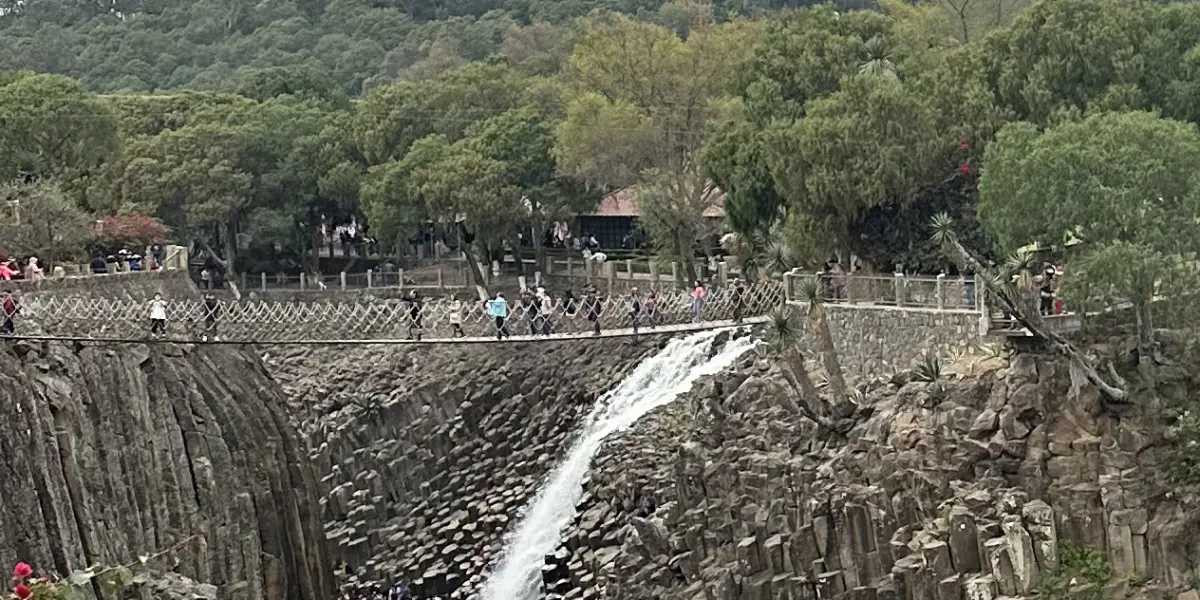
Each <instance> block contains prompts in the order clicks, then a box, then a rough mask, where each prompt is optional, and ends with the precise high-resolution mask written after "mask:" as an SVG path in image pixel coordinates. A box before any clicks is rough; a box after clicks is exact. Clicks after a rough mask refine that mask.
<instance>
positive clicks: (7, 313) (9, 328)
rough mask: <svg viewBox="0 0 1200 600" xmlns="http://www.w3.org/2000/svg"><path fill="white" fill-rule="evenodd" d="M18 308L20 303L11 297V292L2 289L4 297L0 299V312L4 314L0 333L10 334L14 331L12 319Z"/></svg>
mask: <svg viewBox="0 0 1200 600" xmlns="http://www.w3.org/2000/svg"><path fill="white" fill-rule="evenodd" d="M20 310H21V305H20V304H18V303H17V299H16V298H13V295H12V292H10V291H8V290H4V297H3V299H0V313H3V315H4V325H3V326H0V334H3V335H12V334H13V332H14V331H16V326H15V324H14V323H13V320H14V319H16V318H17V312H18V311H20Z"/></svg>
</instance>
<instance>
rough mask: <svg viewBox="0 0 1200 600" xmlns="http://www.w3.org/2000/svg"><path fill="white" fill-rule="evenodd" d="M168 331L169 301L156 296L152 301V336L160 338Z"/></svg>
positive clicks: (158, 295)
mask: <svg viewBox="0 0 1200 600" xmlns="http://www.w3.org/2000/svg"><path fill="white" fill-rule="evenodd" d="M166 331H167V301H166V300H163V297H162V294H155V295H154V299H153V300H151V301H150V335H152V336H154V337H158V336H160V335H162V334H164V333H166Z"/></svg>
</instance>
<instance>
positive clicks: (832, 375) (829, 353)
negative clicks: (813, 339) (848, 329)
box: [808, 305, 851, 411]
mask: <svg viewBox="0 0 1200 600" xmlns="http://www.w3.org/2000/svg"><path fill="white" fill-rule="evenodd" d="M808 316H809V322H811V323H812V324H813V327H815V328H816V330H817V340H818V343H819V344H820V346H821V364H822V366H824V367H825V375H826V376H828V377H829V389H830V390H831V391H832V392H833V400H834V402H835V403H836V405H837V406H838V410H839V411H843V410H845V409H846V408H847V407H848V406H849V405H850V404H851V403H850V394H849V392H848V391H847V387H846V379H845V378H844V377H843V376H842V364H841V361H840V360H838V355H837V347H836V346H834V345H833V332H832V331H830V329H829V318H828V317H829V315H828V314H826V312H825V308H824V307H822V306H820V305H814V306H811V307H809V312H808Z"/></svg>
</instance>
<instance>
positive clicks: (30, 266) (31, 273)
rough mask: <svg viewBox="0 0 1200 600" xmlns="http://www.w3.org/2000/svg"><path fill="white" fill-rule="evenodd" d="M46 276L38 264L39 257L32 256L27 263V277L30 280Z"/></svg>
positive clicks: (37, 279)
mask: <svg viewBox="0 0 1200 600" xmlns="http://www.w3.org/2000/svg"><path fill="white" fill-rule="evenodd" d="M44 278H45V275H44V274H43V272H42V268H41V267H39V266H38V258H37V257H36V256H30V257H29V262H28V263H27V264H26V265H25V279H28V280H29V281H41V280H42V279H44Z"/></svg>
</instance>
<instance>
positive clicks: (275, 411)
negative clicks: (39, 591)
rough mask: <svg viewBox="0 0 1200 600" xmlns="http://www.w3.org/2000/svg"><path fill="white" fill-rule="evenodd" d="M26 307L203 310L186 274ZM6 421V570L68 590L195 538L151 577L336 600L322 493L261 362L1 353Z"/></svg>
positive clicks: (71, 287) (95, 284)
mask: <svg viewBox="0 0 1200 600" xmlns="http://www.w3.org/2000/svg"><path fill="white" fill-rule="evenodd" d="M22 291H23V292H24V293H26V294H57V293H70V294H71V295H73V296H77V295H80V294H82V295H87V296H91V297H114V296H119V297H129V298H148V297H150V296H152V295H153V294H154V293H156V292H162V293H164V294H169V295H174V296H188V297H197V292H196V290H195V288H194V287H193V286H191V284H190V283H189V282H188V281H187V279H186V277H185V275H184V274H182V272H175V273H162V274H148V273H134V274H129V275H113V276H107V277H97V278H88V279H75V280H65V281H61V282H60V281H46V282H42V283H41V284H40V285H37V286H33V285H32V284H25V286H24V287H23V288H22ZM18 327H21V324H18ZM0 414H3V415H5V425H6V433H5V435H3V436H0V490H3V494H2V498H3V499H2V500H0V505H2V506H3V510H2V511H0V565H12V564H14V563H16V562H17V561H18V560H20V561H25V562H28V563H30V564H32V565H34V567H35V569H38V570H39V571H40V572H43V573H45V572H53V571H57V572H58V573H61V574H66V573H70V572H71V571H73V570H75V569H81V568H86V567H88V566H91V565H93V564H104V565H115V564H128V563H137V562H139V557H141V556H146V555H154V554H155V553H156V552H160V551H162V550H166V549H168V548H171V547H172V546H174V545H176V544H177V543H179V542H181V541H183V540H186V539H188V538H189V537H192V536H197V535H198V536H200V537H199V538H198V539H199V541H198V542H196V543H194V544H188V545H187V546H186V547H183V548H181V549H180V551H179V552H176V553H174V554H173V555H171V556H167V557H165V558H164V559H163V560H161V561H156V563H155V564H151V565H148V566H150V567H153V568H155V569H160V570H168V571H169V570H172V569H173V570H174V571H175V573H176V575H172V576H171V578H168V579H175V580H179V581H181V582H182V581H184V578H186V579H190V580H193V581H194V582H199V583H200V584H211V585H212V586H215V593H216V595H217V597H220V598H223V599H224V598H229V599H238V600H260V599H261V600H326V599H328V598H330V597H331V596H332V594H333V580H332V562H331V560H330V559H329V557H328V555H327V554H326V551H325V548H326V543H325V539H324V532H323V530H322V524H321V521H320V517H321V515H320V509H319V504H318V501H317V493H316V492H317V481H316V477H315V476H314V472H313V470H312V468H311V465H310V464H309V463H308V461H307V451H306V450H305V446H304V442H303V440H302V438H301V437H300V436H299V435H298V433H297V431H296V429H295V428H294V426H293V425H292V424H290V423H289V417H288V414H287V409H286V399H285V397H284V395H283V393H282V391H281V389H280V388H279V386H278V384H276V383H275V382H274V381H272V380H271V377H270V375H268V374H267V372H266V371H265V370H264V369H263V368H262V363H261V362H260V360H259V357H258V356H257V355H256V354H255V352H254V351H253V350H250V349H244V348H234V347H228V346H204V345H191V344H169V343H162V344H110V343H94V342H86V343H74V344H72V343H65V342H30V341H25V340H0ZM176 558H177V559H178V560H179V562H178V564H177V565H173V563H174V559H176ZM179 576H182V577H179ZM180 585H183V584H182V583H181V584H180ZM99 592H100V590H99V588H97V589H96V590H95V593H99ZM163 597H168V596H163Z"/></svg>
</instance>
